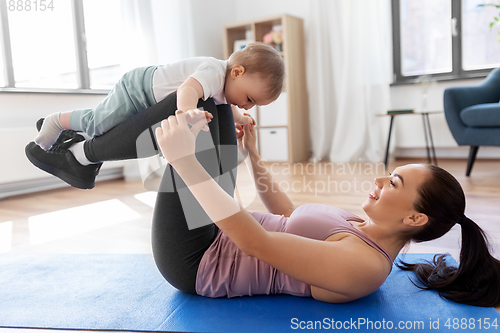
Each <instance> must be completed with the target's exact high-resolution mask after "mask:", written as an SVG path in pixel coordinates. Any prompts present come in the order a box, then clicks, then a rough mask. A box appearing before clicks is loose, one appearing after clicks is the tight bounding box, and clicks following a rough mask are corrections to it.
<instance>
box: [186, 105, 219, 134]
mask: <svg viewBox="0 0 500 333" xmlns="http://www.w3.org/2000/svg"><path fill="white" fill-rule="evenodd" d="M213 117H214V116H213V115H212V114H211V113H210V112H208V111H202V110H198V109H192V110H188V111H187V112H186V121H187V123H188V124H189V125H191V126H193V125H194V124H196V123H197V122H198V121H200V120H202V119H206V121H207V124H208V123H209V122H211V121H212V118H213ZM202 130H203V131H205V132H208V131H209V128H208V126H207V125H205V126H203V128H202Z"/></svg>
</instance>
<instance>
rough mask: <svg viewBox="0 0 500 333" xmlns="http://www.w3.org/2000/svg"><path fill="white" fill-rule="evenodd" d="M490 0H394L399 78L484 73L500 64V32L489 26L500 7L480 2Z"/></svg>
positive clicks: (399, 80) (405, 80)
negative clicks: (499, 36)
mask: <svg viewBox="0 0 500 333" xmlns="http://www.w3.org/2000/svg"><path fill="white" fill-rule="evenodd" d="M486 1H487V0H392V13H393V44H394V82H395V83H413V82H415V81H416V80H417V78H418V77H419V76H421V75H428V74H430V75H432V77H433V78H435V79H437V80H449V79H462V78H468V77H482V76H485V75H486V74H487V73H489V71H490V70H491V69H492V68H495V67H498V66H500V42H499V41H498V39H499V38H498V31H496V30H495V28H496V27H495V26H494V27H493V28H492V29H490V27H489V23H490V22H492V21H494V17H495V16H497V15H498V11H499V10H498V9H496V8H495V6H479V5H480V4H484V3H486ZM490 1H491V0H490ZM497 30H498V29H497Z"/></svg>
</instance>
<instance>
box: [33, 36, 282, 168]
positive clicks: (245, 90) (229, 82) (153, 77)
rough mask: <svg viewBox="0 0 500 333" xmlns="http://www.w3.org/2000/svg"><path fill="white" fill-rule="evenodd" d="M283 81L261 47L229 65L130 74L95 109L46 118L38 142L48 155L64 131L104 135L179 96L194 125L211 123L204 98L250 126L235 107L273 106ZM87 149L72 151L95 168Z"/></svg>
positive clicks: (277, 59)
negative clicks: (199, 107) (201, 105)
mask: <svg viewBox="0 0 500 333" xmlns="http://www.w3.org/2000/svg"><path fill="white" fill-rule="evenodd" d="M284 75H285V66H284V62H283V58H282V57H281V56H280V55H279V53H278V52H277V51H276V50H275V49H274V48H273V47H271V46H269V45H266V44H263V43H251V44H248V45H247V46H246V47H245V48H244V49H242V50H240V51H237V52H235V53H233V54H232V55H231V56H230V57H229V59H228V60H219V59H215V58H211V57H195V58H189V59H186V60H182V61H179V62H176V63H173V64H169V65H165V66H150V67H141V68H136V69H134V70H132V71H130V72H128V73H126V74H125V75H124V76H123V77H122V78H121V79H120V81H119V82H118V83H117V84H116V85H115V87H114V88H113V89H112V90H111V92H110V93H109V95H108V96H107V97H106V99H105V100H104V101H102V102H101V103H100V104H99V105H97V107H96V108H95V109H84V110H73V111H67V112H58V113H53V114H50V115H49V116H47V117H46V118H45V120H44V121H43V125H42V127H41V129H40V132H39V134H38V136H37V137H36V138H35V140H34V141H35V143H36V144H38V145H39V146H40V147H41V148H43V149H44V150H48V149H50V148H51V147H52V145H53V144H54V143H55V142H56V140H57V138H58V136H59V134H60V133H61V132H62V131H63V130H66V129H68V130H74V131H78V132H84V133H86V134H87V136H88V137H90V138H92V137H95V136H98V135H102V134H103V133H106V132H107V131H109V130H110V129H112V128H113V127H115V126H116V125H118V124H119V123H121V122H122V121H124V120H125V119H127V118H129V117H131V116H133V115H134V114H136V113H138V112H140V111H142V110H144V109H146V108H148V107H150V106H151V105H153V104H156V103H158V102H159V101H161V100H163V99H164V98H165V97H167V96H168V95H169V94H171V93H173V92H175V91H177V109H178V110H183V111H190V112H189V115H190V118H189V119H188V122H190V123H191V124H194V123H196V121H197V120H199V119H200V117H206V118H207V121H210V118H212V115H211V114H210V113H208V112H203V111H199V110H195V109H196V107H197V104H198V100H199V99H200V98H202V99H203V100H206V99H207V98H213V100H214V101H215V104H231V106H232V109H233V116H234V121H235V123H236V124H240V125H246V124H249V123H251V122H253V119H252V118H251V117H249V116H247V115H243V114H241V113H240V112H239V111H238V109H237V108H236V107H238V108H240V109H245V110H248V109H250V108H252V107H253V106H255V105H267V104H269V103H271V102H273V101H274V100H276V99H277V98H278V96H279V95H280V93H281V91H282V89H283V81H284ZM193 110H194V111H193ZM206 129H207V128H206ZM83 145H84V141H81V142H78V143H76V144H74V145H73V146H71V147H70V148H69V150H70V151H71V152H72V153H73V155H74V156H75V159H76V160H77V161H78V162H79V163H80V164H82V165H89V164H92V163H95V162H91V161H89V159H88V158H87V157H86V156H85V152H84V149H83Z"/></svg>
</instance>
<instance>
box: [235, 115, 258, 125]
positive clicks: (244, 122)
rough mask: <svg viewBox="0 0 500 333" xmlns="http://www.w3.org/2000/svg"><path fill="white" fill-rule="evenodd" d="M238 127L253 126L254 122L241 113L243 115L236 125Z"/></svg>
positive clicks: (248, 116)
mask: <svg viewBox="0 0 500 333" xmlns="http://www.w3.org/2000/svg"><path fill="white" fill-rule="evenodd" d="M237 124H239V125H243V126H245V125H250V124H252V125H255V120H253V118H252V116H250V115H249V114H248V113H243V115H242V116H241V118H240V121H239V122H238V123H237Z"/></svg>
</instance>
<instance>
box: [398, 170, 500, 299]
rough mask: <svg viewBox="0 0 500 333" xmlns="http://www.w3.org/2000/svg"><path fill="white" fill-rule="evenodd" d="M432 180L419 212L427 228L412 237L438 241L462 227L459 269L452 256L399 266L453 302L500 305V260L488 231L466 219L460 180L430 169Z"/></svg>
mask: <svg viewBox="0 0 500 333" xmlns="http://www.w3.org/2000/svg"><path fill="white" fill-rule="evenodd" d="M429 169H430V171H431V177H430V178H431V179H430V181H427V182H426V184H423V185H422V187H421V188H420V190H419V194H420V200H419V201H418V202H417V203H416V204H415V206H416V209H417V210H418V211H420V212H422V213H424V214H426V215H427V216H428V218H429V222H428V223H427V224H426V225H425V226H424V227H423V229H422V230H421V231H420V232H419V233H417V234H416V235H414V236H413V237H412V240H415V241H417V242H422V241H427V240H431V239H436V238H439V237H441V236H442V235H443V234H445V233H446V232H447V231H448V230H450V229H451V227H453V225H455V224H457V223H458V224H460V226H461V227H462V248H461V250H460V263H459V266H458V267H456V266H450V265H448V264H447V263H446V257H447V256H448V255H446V254H444V255H435V256H434V259H433V261H432V262H426V263H419V264H408V263H405V262H400V263H399V264H398V267H400V268H401V269H403V270H407V271H413V272H415V274H416V275H417V278H418V280H419V282H420V284H421V285H422V286H421V288H423V289H432V290H436V291H438V292H439V294H440V295H441V296H443V297H445V298H447V299H449V300H452V301H455V302H458V303H464V304H469V305H476V306H497V305H500V261H499V260H498V259H495V258H494V257H493V256H492V255H491V253H490V251H489V248H488V242H487V237H486V235H485V233H484V231H483V230H482V229H481V228H480V227H479V226H478V225H477V224H476V223H475V222H474V221H472V220H471V219H469V218H468V217H466V216H465V215H464V214H463V212H464V210H465V195H464V193H463V190H462V188H461V186H460V184H459V183H458V181H457V180H456V179H455V178H454V177H453V176H452V175H451V174H449V173H448V172H447V171H445V170H443V169H441V168H438V167H435V166H431V165H430V166H429Z"/></svg>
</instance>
